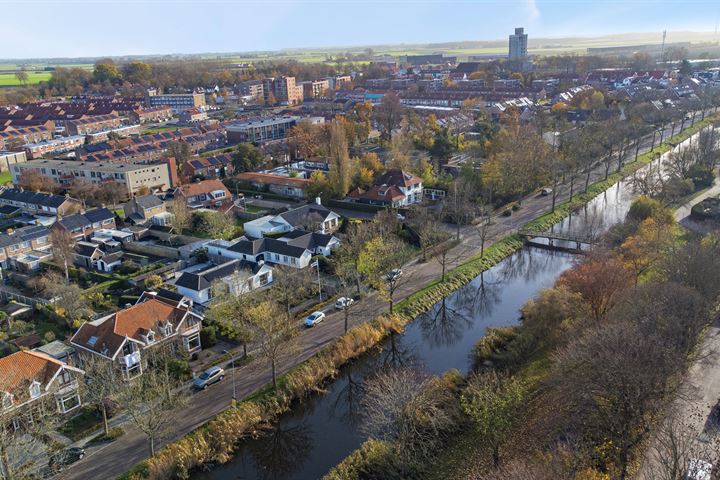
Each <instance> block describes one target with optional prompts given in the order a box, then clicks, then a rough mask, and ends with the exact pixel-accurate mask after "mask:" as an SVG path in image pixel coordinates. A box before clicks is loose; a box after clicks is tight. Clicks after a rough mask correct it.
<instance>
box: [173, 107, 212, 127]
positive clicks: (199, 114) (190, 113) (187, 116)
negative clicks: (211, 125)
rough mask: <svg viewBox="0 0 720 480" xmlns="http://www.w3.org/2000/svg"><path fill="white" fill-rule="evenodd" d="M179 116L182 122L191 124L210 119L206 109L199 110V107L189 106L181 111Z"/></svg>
mask: <svg viewBox="0 0 720 480" xmlns="http://www.w3.org/2000/svg"><path fill="white" fill-rule="evenodd" d="M178 118H179V120H180V123H181V124H183V125H191V124H193V123H199V122H204V121H205V120H207V119H208V114H207V112H206V111H204V110H199V109H197V108H188V109H186V110H183V111H182V112H180V115H179V116H178Z"/></svg>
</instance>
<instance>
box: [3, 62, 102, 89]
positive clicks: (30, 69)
mask: <svg viewBox="0 0 720 480" xmlns="http://www.w3.org/2000/svg"><path fill="white" fill-rule="evenodd" d="M48 67H51V68H57V67H63V68H83V69H86V70H92V68H93V66H92V64H89V63H68V64H62V65H50V64H39V63H38V64H27V63H23V64H15V63H0V87H17V86H21V85H22V83H21V82H20V81H19V80H18V79H17V78H15V73H16V72H19V71H20V70H21V69H24V71H25V73H27V74H28V81H27V84H28V85H36V84H38V83H40V82H45V81H47V80H49V79H50V75H51V74H52V71H50V70H46V69H47V68H48Z"/></svg>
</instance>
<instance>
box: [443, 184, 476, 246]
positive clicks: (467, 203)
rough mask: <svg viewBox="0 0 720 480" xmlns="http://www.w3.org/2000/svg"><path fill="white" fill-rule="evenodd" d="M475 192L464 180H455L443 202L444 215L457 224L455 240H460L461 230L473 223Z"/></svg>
mask: <svg viewBox="0 0 720 480" xmlns="http://www.w3.org/2000/svg"><path fill="white" fill-rule="evenodd" d="M474 196H475V191H474V188H473V186H472V185H471V184H470V183H469V182H468V181H467V180H463V179H457V180H455V181H454V182H453V183H452V184H451V185H450V188H449V189H448V193H447V196H446V197H445V198H444V199H443V202H442V214H443V216H444V217H445V218H447V219H448V220H450V221H451V222H453V223H454V224H455V240H458V241H459V240H460V228H461V226H462V225H468V224H470V223H471V222H472V221H473V218H474V217H475V214H476V203H475V201H474V200H475V198H474Z"/></svg>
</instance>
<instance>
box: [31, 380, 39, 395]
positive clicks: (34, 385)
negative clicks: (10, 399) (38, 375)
mask: <svg viewBox="0 0 720 480" xmlns="http://www.w3.org/2000/svg"><path fill="white" fill-rule="evenodd" d="M39 396H40V384H39V383H38V382H33V383H32V385H30V398H38V397H39Z"/></svg>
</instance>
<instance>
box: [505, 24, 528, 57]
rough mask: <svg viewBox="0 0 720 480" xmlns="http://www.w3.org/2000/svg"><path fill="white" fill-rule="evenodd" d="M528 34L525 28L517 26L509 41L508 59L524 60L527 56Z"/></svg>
mask: <svg viewBox="0 0 720 480" xmlns="http://www.w3.org/2000/svg"><path fill="white" fill-rule="evenodd" d="M527 46H528V35H527V33H525V29H524V28H516V29H515V33H514V34H513V35H510V37H509V42H508V59H510V60H522V59H524V58H525V57H527Z"/></svg>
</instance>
